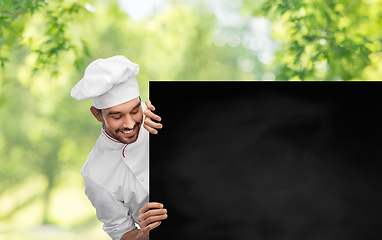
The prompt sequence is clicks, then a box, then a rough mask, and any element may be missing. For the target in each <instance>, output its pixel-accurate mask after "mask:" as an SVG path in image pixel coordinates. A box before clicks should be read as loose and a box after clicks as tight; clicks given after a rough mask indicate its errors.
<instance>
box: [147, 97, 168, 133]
mask: <svg viewBox="0 0 382 240" xmlns="http://www.w3.org/2000/svg"><path fill="white" fill-rule="evenodd" d="M145 104H146V106H147V109H146V110H145V111H144V112H143V114H145V116H146V118H145V122H144V123H143V127H144V128H146V130H147V131H149V132H150V133H152V134H157V133H158V130H157V129H161V128H162V127H163V125H162V124H160V123H157V122H154V121H153V120H155V121H158V122H160V121H161V120H162V119H161V118H160V117H159V116H158V115H156V114H154V113H153V111H155V107H154V106H153V105H152V104H151V102H150V100H147V101H146V102H145Z"/></svg>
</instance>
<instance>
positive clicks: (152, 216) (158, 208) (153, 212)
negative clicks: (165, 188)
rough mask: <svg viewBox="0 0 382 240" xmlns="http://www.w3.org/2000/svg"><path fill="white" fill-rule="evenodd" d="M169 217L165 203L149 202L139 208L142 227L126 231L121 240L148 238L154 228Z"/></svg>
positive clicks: (139, 219)
mask: <svg viewBox="0 0 382 240" xmlns="http://www.w3.org/2000/svg"><path fill="white" fill-rule="evenodd" d="M166 218H167V210H166V209H165V208H163V204H161V203H157V202H151V203H147V204H146V205H145V206H143V207H142V208H141V209H140V210H139V217H138V221H139V225H140V226H141V229H135V230H133V231H130V232H127V233H125V235H123V237H122V238H121V240H148V239H149V233H150V231H151V230H152V229H154V228H156V227H158V226H159V225H160V224H161V222H162V220H164V219H166Z"/></svg>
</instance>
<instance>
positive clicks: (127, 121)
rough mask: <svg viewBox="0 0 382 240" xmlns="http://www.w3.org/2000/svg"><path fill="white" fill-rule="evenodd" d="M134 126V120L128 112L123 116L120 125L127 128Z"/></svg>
mask: <svg viewBox="0 0 382 240" xmlns="http://www.w3.org/2000/svg"><path fill="white" fill-rule="evenodd" d="M134 126H135V121H134V119H133V118H132V117H131V116H129V115H128V114H127V115H126V116H125V118H124V119H123V124H122V127H123V128H128V129H133V128H134Z"/></svg>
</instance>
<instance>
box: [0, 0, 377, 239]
mask: <svg viewBox="0 0 382 240" xmlns="http://www.w3.org/2000/svg"><path fill="white" fill-rule="evenodd" d="M214 2H215V4H212V1H207V0H205V1H202V0H199V1H182V2H181V3H180V2H177V1H165V0H163V1H162V4H163V5H166V6H167V7H165V8H164V10H160V11H159V10H158V11H157V12H155V14H152V15H150V16H146V17H145V18H143V19H140V20H134V19H132V18H131V17H130V16H129V15H128V14H126V12H124V11H123V10H122V8H121V6H120V5H119V4H118V2H116V1H107V0H90V1H83V0H79V1H63V0H55V1H42V0H31V1H28V0H16V1H11V0H1V1H0V66H1V68H0V164H1V168H0V238H6V239H21V238H28V239H39V240H40V239H52V238H54V239H61V238H62V239H64V238H65V239H108V237H107V235H106V234H105V233H103V231H102V229H101V224H100V223H99V222H98V220H97V219H96V217H95V211H94V209H93V207H92V206H91V204H90V202H89V201H88V200H87V198H86V196H85V195H84V192H83V181H82V178H81V176H80V174H79V170H80V169H81V167H82V165H83V163H84V161H85V160H86V158H87V155H88V153H89V152H90V150H91V148H92V146H93V144H94V142H95V140H96V139H97V137H98V135H99V133H100V125H99V124H98V122H97V121H95V120H94V119H93V118H92V116H91V114H90V112H89V110H88V109H89V107H90V106H91V101H84V102H77V101H75V100H74V99H72V98H70V94H69V93H70V90H71V88H72V87H73V86H74V85H75V84H76V83H77V82H78V81H79V80H80V79H81V78H82V75H83V72H84V69H85V67H86V66H87V65H88V64H89V63H90V62H91V61H93V60H95V59H97V58H107V57H110V56H113V55H117V54H121V55H125V56H126V57H128V58H129V59H130V60H132V61H133V62H136V63H138V64H139V65H140V72H139V74H138V76H137V78H138V81H139V84H140V89H141V96H142V100H143V101H145V100H147V99H148V82H149V81H150V80H380V79H381V76H382V53H381V48H382V34H381V32H382V31H381V29H382V1H380V0H362V1H352V2H349V1H344V0H325V1H322V0H320V1H318V0H305V1H297V0H278V1H274V0H264V1H250V0H243V1H234V2H235V3H233V2H232V1H228V0H227V1H224V0H221V1H214ZM216 2H218V4H216ZM89 6H91V7H90V8H89ZM214 6H215V7H214ZM87 9H90V10H87ZM94 9H95V11H93V10H94ZM217 9H218V10H219V11H218V10H217ZM221 12H224V14H223V15H222V14H221ZM238 19H239V20H238ZM264 26H265V27H264ZM176 100H177V99H174V101H176ZM154 105H155V103H154Z"/></svg>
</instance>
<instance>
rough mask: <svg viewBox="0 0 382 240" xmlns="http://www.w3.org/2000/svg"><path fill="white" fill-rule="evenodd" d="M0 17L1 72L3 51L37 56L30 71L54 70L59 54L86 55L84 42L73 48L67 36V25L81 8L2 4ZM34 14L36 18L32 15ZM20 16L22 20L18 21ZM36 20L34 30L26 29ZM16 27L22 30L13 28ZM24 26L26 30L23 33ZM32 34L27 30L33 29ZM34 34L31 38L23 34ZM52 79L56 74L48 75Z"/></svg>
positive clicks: (34, 3) (73, 42)
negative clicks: (23, 51)
mask: <svg viewBox="0 0 382 240" xmlns="http://www.w3.org/2000/svg"><path fill="white" fill-rule="evenodd" d="M3 2H5V4H3V5H2V8H1V11H0V13H1V16H0V36H1V38H0V39H1V40H3V42H4V41H5V42H6V44H5V45H4V46H2V45H1V44H0V66H1V67H2V68H3V67H4V63H5V62H6V60H7V57H6V55H7V51H6V50H7V49H12V48H20V47H22V46H25V47H27V48H28V49H29V51H31V52H32V53H36V54H37V60H36V62H35V64H34V68H33V71H34V72H36V71H37V70H39V69H41V68H44V67H46V66H53V69H54V66H57V60H58V59H59V56H60V54H61V53H62V52H72V53H73V54H74V55H75V56H76V59H75V60H74V61H75V62H76V61H77V60H78V59H79V57H80V56H82V55H83V54H85V55H88V54H89V51H87V50H85V48H86V46H85V44H84V41H81V44H77V43H76V42H78V41H76V40H74V39H71V38H70V37H69V34H68V33H67V25H68V24H69V23H70V22H71V21H72V20H73V19H74V16H75V14H77V13H78V12H79V11H80V10H81V5H80V4H79V3H77V2H75V3H69V4H67V3H65V2H64V1H50V2H48V1H43V0H35V1H3ZM36 14H37V15H36ZM32 15H33V16H32ZM20 16H23V18H20ZM34 19H39V20H38V24H37V25H36V26H28V22H29V21H34ZM18 25H20V26H22V27H21V28H20V27H17V26H18ZM24 26H28V27H27V28H28V29H24ZM33 28H34V30H30V29H33ZM27 30H30V31H31V32H35V33H36V34H34V35H33V36H30V35H28V34H26V32H25V31H27ZM52 73H53V75H56V74H57V71H53V72H52Z"/></svg>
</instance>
